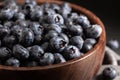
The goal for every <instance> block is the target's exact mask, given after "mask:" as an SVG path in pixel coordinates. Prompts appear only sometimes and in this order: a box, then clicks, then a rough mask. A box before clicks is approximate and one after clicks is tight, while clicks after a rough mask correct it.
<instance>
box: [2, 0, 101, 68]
mask: <svg viewBox="0 0 120 80" xmlns="http://www.w3.org/2000/svg"><path fill="white" fill-rule="evenodd" d="M101 33H102V28H101V26H100V25H98V24H92V23H91V22H90V21H89V19H88V18H87V16H85V15H84V14H79V13H76V12H74V11H73V10H72V8H71V7H70V5H69V4H68V3H64V4H62V5H58V4H55V3H43V4H41V5H38V4H37V2H36V1H35V0H26V1H25V2H24V3H23V4H18V3H16V1H14V0H6V1H5V2H4V4H3V5H2V6H1V7H0V64H1V65H6V66H14V67H23V66H27V67H33V66H46V65H52V64H57V63H63V62H66V61H68V60H71V59H74V58H78V57H80V56H81V55H83V54H84V53H86V52H88V51H89V50H91V49H92V48H93V47H94V45H95V44H96V43H97V41H98V39H99V37H100V35H101Z"/></svg>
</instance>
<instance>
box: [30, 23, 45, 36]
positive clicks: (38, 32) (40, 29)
mask: <svg viewBox="0 0 120 80" xmlns="http://www.w3.org/2000/svg"><path fill="white" fill-rule="evenodd" d="M29 28H30V29H31V30H32V31H33V32H34V34H35V35H42V33H43V29H44V28H43V26H41V25H40V24H39V23H38V22H32V23H31V24H30V26H29Z"/></svg>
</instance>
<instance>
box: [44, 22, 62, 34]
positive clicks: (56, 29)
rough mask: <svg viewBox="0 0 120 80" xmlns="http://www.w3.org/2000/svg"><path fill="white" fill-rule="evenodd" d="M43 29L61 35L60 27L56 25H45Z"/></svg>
mask: <svg viewBox="0 0 120 80" xmlns="http://www.w3.org/2000/svg"><path fill="white" fill-rule="evenodd" d="M45 29H46V30H47V31H49V30H55V31H56V32H57V33H61V32H62V29H61V27H60V26H59V25H57V24H49V25H46V26H45Z"/></svg>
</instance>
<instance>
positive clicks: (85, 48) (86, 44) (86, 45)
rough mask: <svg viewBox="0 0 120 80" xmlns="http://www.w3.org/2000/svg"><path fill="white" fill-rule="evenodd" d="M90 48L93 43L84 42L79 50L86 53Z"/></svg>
mask: <svg viewBox="0 0 120 80" xmlns="http://www.w3.org/2000/svg"><path fill="white" fill-rule="evenodd" d="M92 48H93V45H91V44H88V43H85V42H84V44H83V47H82V49H81V52H83V53H86V52H88V51H90V50H91V49H92Z"/></svg>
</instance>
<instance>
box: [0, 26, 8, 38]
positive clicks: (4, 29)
mask: <svg viewBox="0 0 120 80" xmlns="http://www.w3.org/2000/svg"><path fill="white" fill-rule="evenodd" d="M9 34H10V29H9V28H7V27H0V39H3V38H4V37H5V36H6V35H9Z"/></svg>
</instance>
